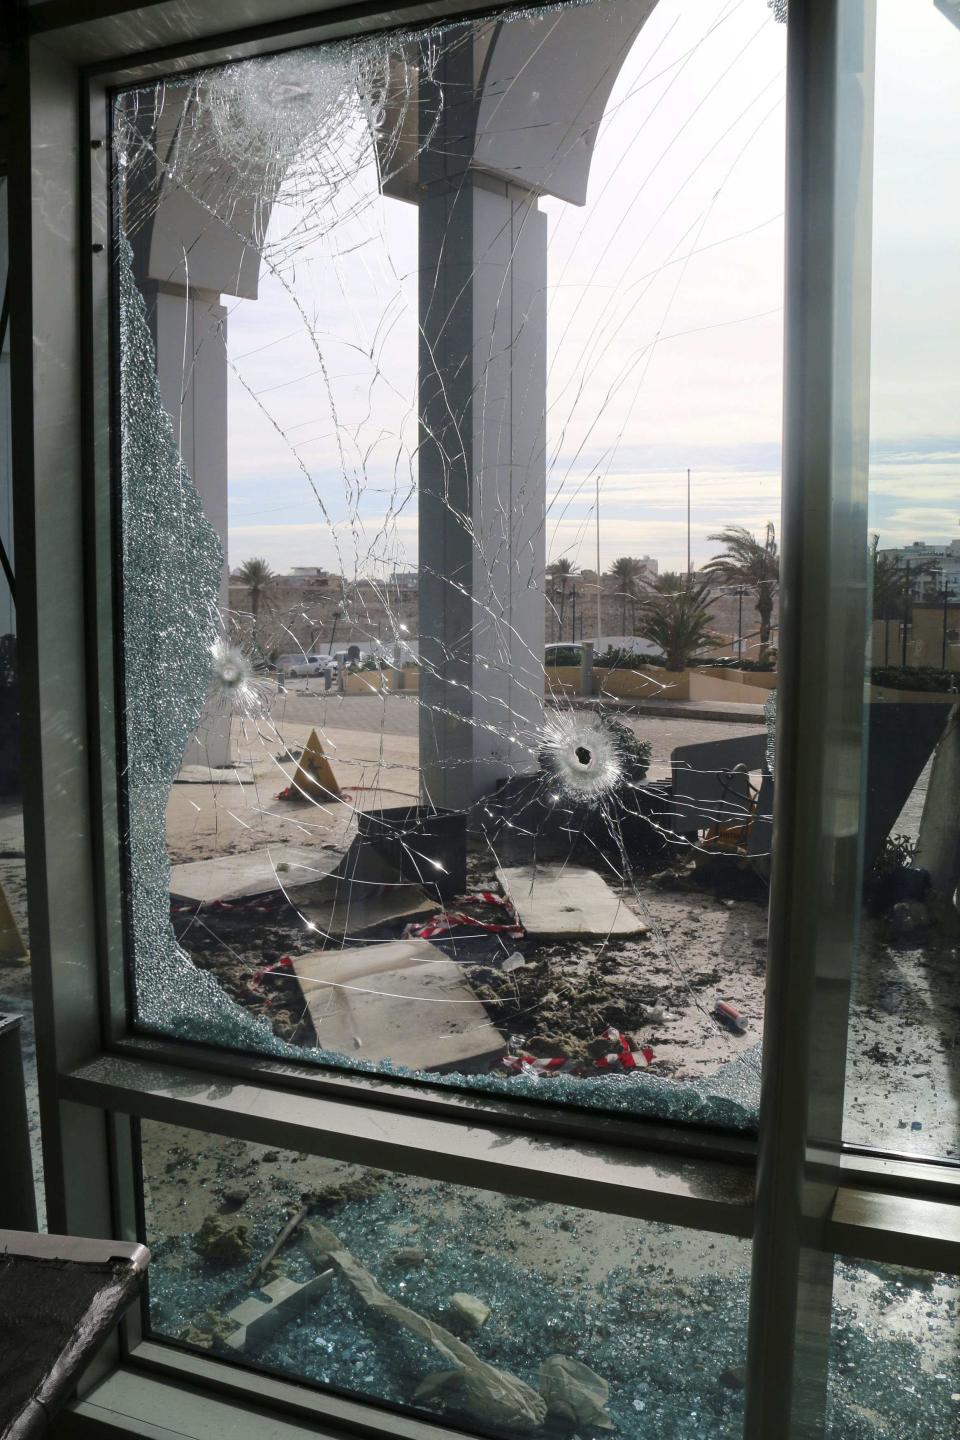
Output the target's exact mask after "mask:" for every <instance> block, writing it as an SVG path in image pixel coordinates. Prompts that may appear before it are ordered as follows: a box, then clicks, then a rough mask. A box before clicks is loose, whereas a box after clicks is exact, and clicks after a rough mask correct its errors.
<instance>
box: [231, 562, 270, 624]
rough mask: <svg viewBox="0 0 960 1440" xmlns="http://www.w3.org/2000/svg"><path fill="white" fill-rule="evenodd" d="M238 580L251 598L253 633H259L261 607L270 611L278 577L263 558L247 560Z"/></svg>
mask: <svg viewBox="0 0 960 1440" xmlns="http://www.w3.org/2000/svg"><path fill="white" fill-rule="evenodd" d="M235 578H236V580H237V581H238V582H239V583H240V584H241V585H243V586H244V587H245V588H246V590H247V593H248V594H249V596H250V614H251V615H252V616H253V632H254V634H256V632H257V617H258V616H259V614H260V606H261V605H263V607H264V609H265V610H269V609H270V603H271V596H272V591H273V583H274V581H275V580H276V578H277V577H276V576H275V575H274V573H273V571H272V570H271V568H270V566H269V565H268V564H267V562H266V560H264V559H263V557H262V556H254V558H253V559H252V560H245V561H244V562H243V564H242V565H241V566H240V569H239V570H238V571H237V572H236V576H235Z"/></svg>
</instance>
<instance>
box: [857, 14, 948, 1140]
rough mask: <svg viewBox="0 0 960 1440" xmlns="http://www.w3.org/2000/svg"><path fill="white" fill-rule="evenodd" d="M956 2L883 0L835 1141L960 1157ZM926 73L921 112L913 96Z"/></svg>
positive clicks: (879, 30) (879, 31) (879, 17)
mask: <svg viewBox="0 0 960 1440" xmlns="http://www.w3.org/2000/svg"><path fill="white" fill-rule="evenodd" d="M958 77H960V16H958V15H957V12H956V10H955V9H954V8H951V7H950V6H942V7H940V8H937V7H934V6H930V7H929V10H927V9H926V8H925V7H924V8H923V9H920V10H914V9H913V8H912V7H911V8H910V9H909V10H907V9H905V8H904V7H903V6H902V5H898V4H896V3H894V0H880V4H879V5H878V7H877V68H876V105H875V141H874V181H873V233H872V242H873V295H872V307H871V312H872V313H871V326H872V342H871V380H870V490H869V507H868V515H867V516H866V517H865V522H866V528H867V529H868V535H865V536H864V543H865V545H866V546H867V547H868V558H869V564H868V582H869V584H868V606H869V608H868V612H867V635H868V643H867V655H866V671H867V680H868V685H867V688H866V694H865V699H866V703H865V705H864V740H865V745H866V751H867V757H866V773H865V793H866V813H865V820H864V824H863V826H862V827H861V828H862V845H863V909H862V920H861V927H860V943H859V947H858V956H857V964H856V969H855V975H854V987H853V995H852V1003H851V1011H850V1032H849V1042H848V1048H847V1086H846V1105H845V1115H844V1138H845V1139H846V1140H847V1141H848V1142H852V1143H853V1144H856V1145H867V1146H876V1147H877V1148H879V1149H882V1150H886V1151H892V1152H899V1153H903V1154H907V1155H910V1156H921V1155H931V1156H937V1157H939V1158H942V1159H949V1160H952V1161H953V1162H954V1163H955V1164H956V1163H957V1162H958V1161H960V1044H958V1037H960V988H958V985H957V958H958V950H960V916H958V913H957V886H958V884H960V803H958V797H960V728H958V720H957V709H956V706H957V699H958V691H960V539H957V538H956V537H957V495H958V493H960V432H958V426H957V413H958V411H957V402H958V399H960V360H958V357H957V351H956V347H955V346H953V345H951V344H950V342H949V339H948V337H949V335H950V334H951V333H954V332H955V331H956V328H957V326H958V324H960V278H958V275H957V268H956V265H955V264H954V259H953V249H954V247H953V242H952V237H953V236H954V235H955V234H956V230H957V225H958V223H960V209H958V205H957V195H958V193H960V186H958V181H960V162H958V157H957V153H956V148H955V147H954V146H953V145H952V144H951V143H950V141H949V137H950V136H951V135H952V134H955V133H956V129H957V125H958V124H960V86H958V84H957V81H958ZM919 85H923V87H924V89H925V91H926V93H927V96H928V100H927V103H926V104H925V105H924V107H923V109H922V111H918V110H916V109H915V107H914V105H913V97H914V96H915V94H916V90H917V87H918V86H919Z"/></svg>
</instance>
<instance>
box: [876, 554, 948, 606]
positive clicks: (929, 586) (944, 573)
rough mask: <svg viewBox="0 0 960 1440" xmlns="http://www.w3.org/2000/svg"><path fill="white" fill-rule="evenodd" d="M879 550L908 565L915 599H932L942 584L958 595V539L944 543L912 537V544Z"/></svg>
mask: <svg viewBox="0 0 960 1440" xmlns="http://www.w3.org/2000/svg"><path fill="white" fill-rule="evenodd" d="M879 553H880V554H881V555H883V556H888V557H889V558H890V559H891V560H896V561H897V563H898V564H899V565H903V566H906V565H909V566H910V575H911V583H910V590H911V593H912V594H913V597H914V599H916V600H921V601H922V600H928V599H933V597H934V596H936V595H938V594H939V593H940V592H941V591H942V590H943V587H944V585H946V586H948V587H949V588H950V589H951V590H953V591H955V592H956V593H957V594H958V595H960V540H948V541H947V543H946V544H945V545H928V544H926V542H925V541H923V540H914V542H913V544H912V545H901V546H895V547H893V548H892V549H889V550H881V551H880V552H879Z"/></svg>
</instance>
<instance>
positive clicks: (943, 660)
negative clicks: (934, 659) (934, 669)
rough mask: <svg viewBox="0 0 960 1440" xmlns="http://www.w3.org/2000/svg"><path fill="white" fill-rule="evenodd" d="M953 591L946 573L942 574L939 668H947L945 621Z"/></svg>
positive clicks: (946, 621)
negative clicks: (941, 634)
mask: <svg viewBox="0 0 960 1440" xmlns="http://www.w3.org/2000/svg"><path fill="white" fill-rule="evenodd" d="M952 595H953V591H952V590H951V589H950V585H949V583H948V581H947V577H946V574H943V643H942V645H941V647H940V669H941V670H946V668H947V623H948V620H949V614H950V598H951V596H952Z"/></svg>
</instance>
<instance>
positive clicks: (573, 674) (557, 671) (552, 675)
mask: <svg viewBox="0 0 960 1440" xmlns="http://www.w3.org/2000/svg"><path fill="white" fill-rule="evenodd" d="M543 677H544V678H543V686H544V691H545V693H546V694H547V695H579V694H580V666H579V665H547V666H546V667H545V668H544V672H543Z"/></svg>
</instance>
